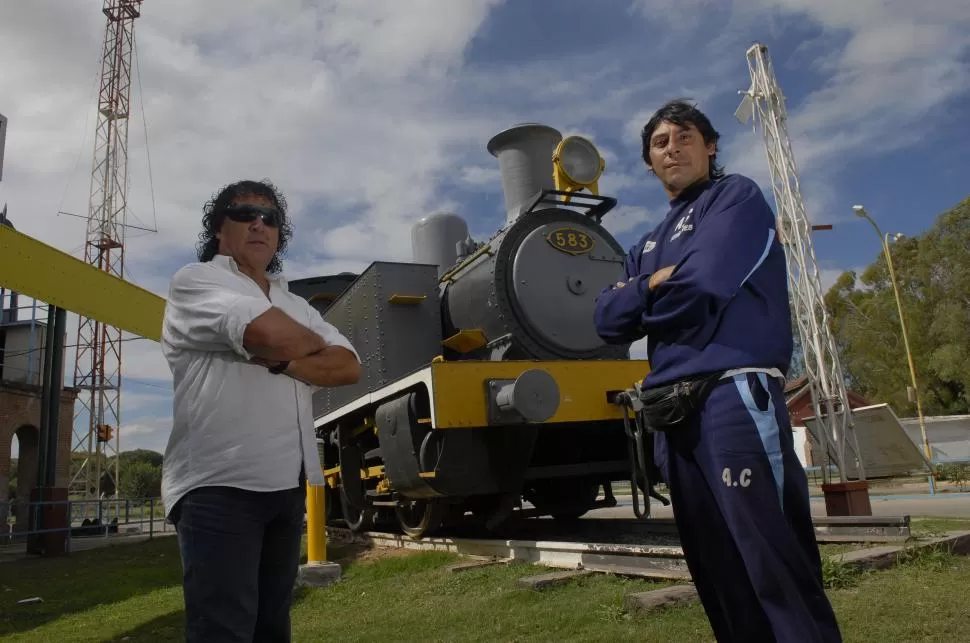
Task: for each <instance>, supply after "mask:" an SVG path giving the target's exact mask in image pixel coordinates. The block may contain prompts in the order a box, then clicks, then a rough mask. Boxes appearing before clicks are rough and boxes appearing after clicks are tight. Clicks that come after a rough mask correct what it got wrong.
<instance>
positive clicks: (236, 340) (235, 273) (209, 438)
mask: <svg viewBox="0 0 970 643" xmlns="http://www.w3.org/2000/svg"><path fill="white" fill-rule="evenodd" d="M267 276H268V278H269V280H270V290H269V299H267V298H266V295H265V294H263V291H262V290H261V289H260V287H259V286H258V285H257V284H256V282H255V281H253V280H252V279H250V278H249V277H247V276H246V275H244V274H243V273H242V272H240V271H239V268H238V266H237V265H236V262H235V261H234V260H233V259H232V258H231V257H228V256H225V255H216V256H215V257H214V258H213V259H212V260H211V261H208V262H205V263H191V264H189V265H187V266H184V267H183V268H181V269H179V271H178V272H176V273H175V276H174V277H173V278H172V282H171V285H170V287H169V295H168V300H167V301H166V304H165V318H164V322H163V326H162V335H161V346H162V353H163V354H164V356H165V359H166V360H168V364H169V367H170V368H171V370H172V375H173V378H174V386H175V393H174V400H173V407H174V408H173V416H172V420H173V425H172V433H171V436H170V437H169V440H168V446H167V448H166V449H165V459H164V462H163V471H162V502H163V504H164V505H165V508H166V513H171V511H172V508H173V507H174V506H175V504H176V503H177V502H178V501H179V499H180V498H181V497H182V496H184V495H185V494H186V493H188V492H189V491H191V490H192V489H194V488H196V487H200V486H211V485H221V486H230V487H237V488H241V489H249V490H253V491H279V490H282V489H290V488H293V487H296V486H298V484H299V476H300V469H301V466H302V467H305V470H306V476H307V481H308V482H309V483H310V484H313V485H322V484H324V479H323V472H322V470H321V466H320V458H319V454H318V452H317V447H316V438H315V434H314V428H313V393H314V392H315V391H316V390H318V387H315V386H311V385H308V384H305V383H303V382H300V381H298V380H295V379H293V378H291V377H289V376H287V375H284V374H279V375H274V374H272V373H270V372H269V371H268V370H267V369H266V367H264V366H259V365H256V364H250V363H248V362H247V360H249V359H250V358H251V355H250V354H249V352H248V351H247V350H246V349H245V347H244V346H243V332H244V331H245V329H246V326H247V324H249V322H251V321H252V320H254V319H255V318H256V317H258V316H259V315H261V314H263V313H264V312H266V311H267V310H269V309H270V307H273V306H275V307H277V308H280V309H282V310H283V312H285V313H286V314H287V315H289V316H290V317H292V318H293V319H294V320H296V321H298V322H299V323H301V324H303V325H304V326H306V327H308V328H310V329H311V330H313V331H314V332H316V333H317V334H318V335H320V336H321V337H322V338H323V339H324V341H326V342H327V343H328V344H331V345H337V346H343V347H345V348H347V349H349V350H350V351H352V352H353V353H354V355H357V356H358V357H357V359H358V360H359V359H360V357H359V355H358V354H357V351H356V350H354V347H353V346H351V344H350V342H349V341H348V340H347V338H345V337H344V336H343V335H341V334H340V333H339V332H338V331H337V329H336V328H334V327H333V326H332V325H331V324H329V323H327V322H325V321H324V320H323V318H322V317H321V316H320V313H319V312H317V310H316V309H314V308H313V307H312V306H311V305H310V304H309V303H308V302H307V301H306V300H305V299H303V298H302V297H299V296H297V295H294V294H293V293H291V292H290V291H289V289H288V287H287V284H286V280H285V279H284V278H283V277H281V276H278V275H267Z"/></svg>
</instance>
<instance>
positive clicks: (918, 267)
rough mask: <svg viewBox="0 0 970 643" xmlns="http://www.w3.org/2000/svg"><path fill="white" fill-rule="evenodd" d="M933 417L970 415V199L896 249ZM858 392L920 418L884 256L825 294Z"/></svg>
mask: <svg viewBox="0 0 970 643" xmlns="http://www.w3.org/2000/svg"><path fill="white" fill-rule="evenodd" d="M890 252H891V253H892V260H893V267H894V269H895V273H896V282H897V284H898V287H899V294H900V299H901V300H902V307H903V314H904V316H905V318H906V326H907V331H908V337H909V344H910V350H911V353H912V355H913V361H914V364H915V368H916V374H917V381H918V384H919V391H920V395H921V396H922V401H923V411H924V413H926V414H941V413H943V414H949V413H966V412H968V410H970V399H968V392H970V343H968V341H967V339H966V338H967V337H968V336H970V198H968V199H965V200H964V201H962V202H961V203H959V204H958V205H957V206H955V207H954V208H952V209H951V210H949V211H947V212H945V213H944V214H942V215H941V216H940V217H939V218H938V219H937V220H936V222H935V223H934V225H933V227H932V228H931V229H930V230H929V231H928V232H927V233H926V234H925V235H924V236H923V237H922V238H914V239H905V240H900V241H897V242H896V243H894V244H891V245H890ZM825 305H826V306H827V308H828V311H829V315H830V323H831V328H832V331H833V332H834V333H835V336H836V341H837V344H838V348H839V350H840V354H841V356H842V362H843V366H844V368H845V369H846V371H848V374H849V378H850V381H851V382H852V386H853V388H855V389H857V390H858V391H859V392H860V393H862V394H863V395H865V396H866V397H868V398H869V399H871V400H873V401H874V402H875V401H878V402H887V403H889V404H890V405H891V406H892V407H893V408H894V409H895V410H896V411H897V412H898V413H901V414H906V415H915V413H916V405H915V404H914V403H913V402H911V401H910V400H909V396H908V388H907V387H909V386H910V375H909V366H908V362H907V359H906V350H905V345H904V342H903V336H902V330H901V327H900V323H899V312H898V309H897V306H896V298H895V294H894V291H893V285H892V281H891V280H890V278H889V270H888V266H887V264H886V260H885V256H884V254H883V253H880V255H879V257H878V258H877V259H876V261H875V262H874V263H873V264H872V265H870V266H869V267H868V268H866V270H865V271H863V273H862V274H861V275H859V276H857V275H856V274H855V273H853V272H846V273H843V274H842V275H841V277H840V278H839V279H838V280H837V281H836V283H835V285H833V286H832V288H831V289H830V290H829V291H828V293H827V294H826V295H825Z"/></svg>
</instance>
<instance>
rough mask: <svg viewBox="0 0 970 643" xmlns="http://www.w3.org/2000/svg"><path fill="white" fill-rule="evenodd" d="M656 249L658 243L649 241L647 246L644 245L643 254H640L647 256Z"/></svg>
mask: <svg viewBox="0 0 970 643" xmlns="http://www.w3.org/2000/svg"><path fill="white" fill-rule="evenodd" d="M656 247H657V242H656V241H648V242H646V243H645V244H643V252H641V253H640V254H642V255H645V254H647V253H648V252H650V251H651V250H653V249H654V248H656Z"/></svg>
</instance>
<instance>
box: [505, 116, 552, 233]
mask: <svg viewBox="0 0 970 643" xmlns="http://www.w3.org/2000/svg"><path fill="white" fill-rule="evenodd" d="M561 140H562V134H560V133H559V131H558V130H556V129H554V128H552V127H549V126H548V125H540V124H538V123H525V124H523V125H516V126H515V127H511V128H509V129H507V130H505V131H503V132H499V133H498V134H496V135H495V136H494V137H492V140H490V141H489V142H488V146H487V148H488V151H489V153H490V154H492V156H494V157H496V158H497V159H498V165H499V169H500V170H501V171H502V190H503V191H504V192H505V214H506V223H512V222H513V221H515V220H516V219H517V218H518V217H519V215H520V214H521V213H522V209H523V208H524V207H526V206H528V204H529V202H530V201H531V200H532V199H533V198H535V197H536V196H537V195H538V194H539V191H540V190H542V189H547V190H551V189H553V187H554V183H553V179H552V153H553V152H555V150H556V145H558V144H559V141H561Z"/></svg>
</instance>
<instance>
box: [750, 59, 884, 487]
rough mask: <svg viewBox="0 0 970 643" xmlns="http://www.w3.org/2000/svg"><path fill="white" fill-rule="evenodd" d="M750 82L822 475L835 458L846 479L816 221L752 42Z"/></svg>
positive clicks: (844, 396) (767, 73)
mask: <svg viewBox="0 0 970 643" xmlns="http://www.w3.org/2000/svg"><path fill="white" fill-rule="evenodd" d="M747 59H748V71H749V72H750V74H751V86H750V88H749V89H748V90H747V91H746V92H740V93H741V94H742V95H743V96H744V99H743V100H742V101H741V106H740V107H738V111H737V113H736V115H737V117H738V119H739V120H740V121H742V122H745V121H747V120H748V118H750V117H751V116H754V118H755V122H754V126H755V130H756V131H757V123H758V122H759V121H760V122H761V126H762V131H763V135H764V143H765V151H766V152H767V156H768V170H769V172H770V175H771V189H772V192H773V193H774V198H775V207H776V210H777V212H776V214H777V217H778V232H779V237H780V239H781V241H782V243H783V246H784V248H785V253H786V255H787V264H788V288H789V297H790V302H791V308H792V316H793V317H794V319H795V322H796V325H797V326H798V332H799V336H800V338H801V343H802V351H803V353H804V359H805V374H806V376H807V380H808V386H809V387H810V391H811V396H812V407H813V409H814V411H815V417H816V418H818V425H819V427H820V428H821V429H822V430H821V435H818V436H815V437H816V439H817V440H818V442H819V446H820V447H821V449H822V453H823V457H824V459H825V461H824V462H823V463H822V472H823V474H822V475H823V479H824V481H825V482H826V483H828V482H829V470H828V465H829V458H830V457H831V458H834V459H835V462H836V466H837V467H838V469H839V472H840V474H841V477H842V480H843V481H845V480H846V462H847V461H846V447H847V440H849V439H851V441H852V448H853V451H854V452H855V453H856V454H858V452H859V448H858V442H857V440H856V437H855V432H854V431H853V428H852V411H851V407H850V406H849V398H848V393H847V392H846V386H845V377H844V375H843V372H842V366H841V363H840V361H839V355H838V351H837V349H836V345H835V338H834V337H833V335H832V332H831V330H830V328H829V324H828V314H827V313H826V310H825V302H824V299H823V296H822V286H821V282H820V280H819V273H818V266H817V264H816V261H815V250H814V247H813V245H812V226H811V223H810V222H809V221H808V217H807V216H806V214H805V206H804V204H803V202H802V195H801V191H800V189H799V185H798V170H797V168H796V166H795V155H794V154H793V153H792V149H791V141H790V140H789V137H788V131H787V128H786V125H785V123H786V120H787V114H786V112H785V98H784V96H783V94H782V92H781V88H780V87H779V85H778V82H777V80H776V79H775V74H774V69H773V68H772V65H771V59H770V58H769V57H768V48H767V47H765V46H764V45H762V44H761V43H755V44H753V45H752V46H751V47H750V48H749V49H748V51H747ZM850 457H853V460H854V462H852V464H854V465H855V466H856V467H857V468H858V471H857V474H858V476H859V479H865V473H864V471H863V466H862V462H861V459H860V458H855V457H854V456H851V455H850Z"/></svg>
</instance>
